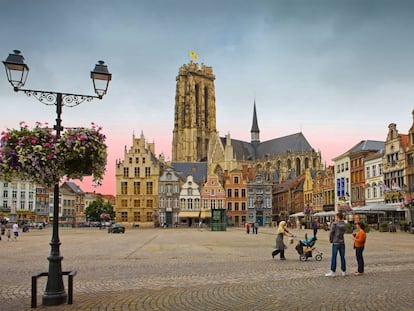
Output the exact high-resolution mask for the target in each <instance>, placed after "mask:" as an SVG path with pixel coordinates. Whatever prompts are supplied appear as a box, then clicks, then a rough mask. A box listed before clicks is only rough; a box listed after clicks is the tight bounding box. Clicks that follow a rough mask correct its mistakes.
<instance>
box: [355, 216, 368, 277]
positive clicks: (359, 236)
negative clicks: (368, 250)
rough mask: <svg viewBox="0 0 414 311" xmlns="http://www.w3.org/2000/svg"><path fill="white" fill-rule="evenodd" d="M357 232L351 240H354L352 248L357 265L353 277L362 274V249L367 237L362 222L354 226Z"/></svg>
mask: <svg viewBox="0 0 414 311" xmlns="http://www.w3.org/2000/svg"><path fill="white" fill-rule="evenodd" d="M355 225H356V229H357V232H356V233H353V237H352V238H353V240H354V248H355V256H356V260H357V264H358V270H357V271H356V272H355V273H354V275H361V274H363V273H364V257H363V254H362V253H363V252H364V247H365V241H366V238H367V235H366V233H365V226H364V224H363V223H362V222H357V223H356V224H355Z"/></svg>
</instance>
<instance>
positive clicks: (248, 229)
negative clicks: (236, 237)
mask: <svg viewBox="0 0 414 311" xmlns="http://www.w3.org/2000/svg"><path fill="white" fill-rule="evenodd" d="M246 233H247V234H249V233H250V224H249V223H248V222H246Z"/></svg>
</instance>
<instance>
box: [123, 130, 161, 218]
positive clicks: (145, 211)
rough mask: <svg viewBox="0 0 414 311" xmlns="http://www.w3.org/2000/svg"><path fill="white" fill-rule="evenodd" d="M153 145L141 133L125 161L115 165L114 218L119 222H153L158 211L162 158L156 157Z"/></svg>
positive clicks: (134, 140)
mask: <svg viewBox="0 0 414 311" xmlns="http://www.w3.org/2000/svg"><path fill="white" fill-rule="evenodd" d="M154 150H155V146H154V143H147V142H146V140H145V137H144V135H143V134H142V133H141V136H140V137H139V138H135V135H133V138H132V146H131V148H130V149H128V150H127V148H126V146H125V150H124V159H123V160H117V161H116V168H115V174H116V200H115V202H116V203H115V214H116V219H117V221H119V222H131V223H133V222H152V221H154V215H156V212H157V210H158V180H159V177H160V166H161V163H162V162H163V158H160V159H158V158H157V157H156V156H155V154H154Z"/></svg>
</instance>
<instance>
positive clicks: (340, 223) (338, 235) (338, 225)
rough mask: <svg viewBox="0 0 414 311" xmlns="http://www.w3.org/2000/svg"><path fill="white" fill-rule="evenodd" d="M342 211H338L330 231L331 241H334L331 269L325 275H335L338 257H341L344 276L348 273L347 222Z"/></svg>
mask: <svg viewBox="0 0 414 311" xmlns="http://www.w3.org/2000/svg"><path fill="white" fill-rule="evenodd" d="M343 218H344V216H343V215H342V213H336V215H335V222H334V223H333V224H332V227H331V231H330V232H329V241H330V242H331V243H332V257H331V271H329V272H328V273H326V274H325V276H335V272H336V259H337V256H338V252H339V256H340V257H341V270H342V276H345V275H346V261H345V239H344V234H345V222H344V219H343Z"/></svg>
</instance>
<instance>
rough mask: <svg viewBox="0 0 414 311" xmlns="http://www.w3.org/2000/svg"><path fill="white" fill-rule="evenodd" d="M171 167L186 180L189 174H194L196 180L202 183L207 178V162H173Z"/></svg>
mask: <svg viewBox="0 0 414 311" xmlns="http://www.w3.org/2000/svg"><path fill="white" fill-rule="evenodd" d="M171 167H172V168H174V170H175V171H176V173H177V174H179V175H181V176H182V177H183V178H184V180H185V179H186V178H187V176H188V175H191V176H193V180H194V182H196V183H198V184H202V183H203V182H205V181H206V179H207V162H172V163H171Z"/></svg>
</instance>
